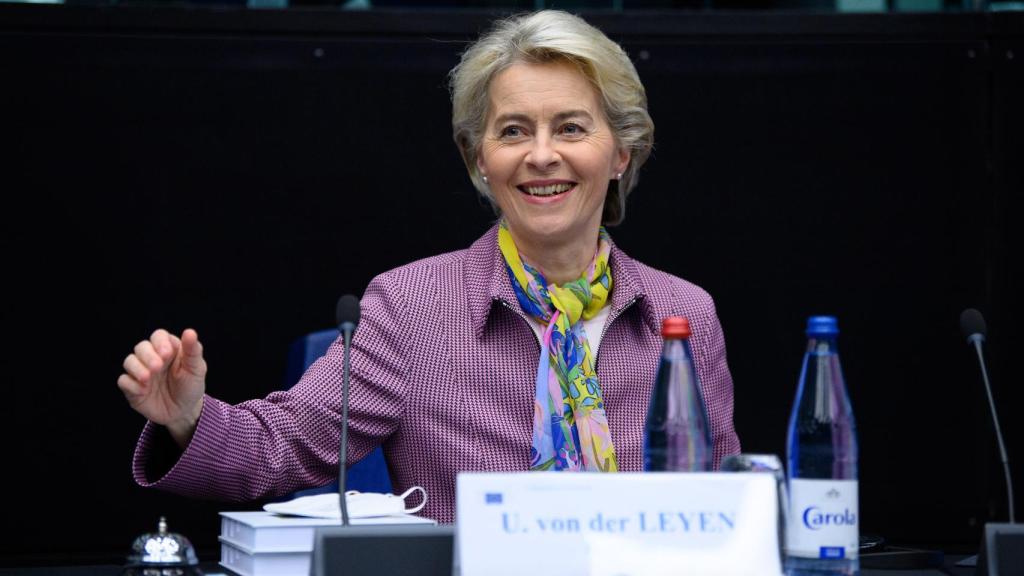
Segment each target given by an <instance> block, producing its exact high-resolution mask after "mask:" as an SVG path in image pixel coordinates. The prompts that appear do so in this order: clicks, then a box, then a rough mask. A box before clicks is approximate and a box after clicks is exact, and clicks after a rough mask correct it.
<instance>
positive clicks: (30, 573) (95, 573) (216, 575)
mask: <svg viewBox="0 0 1024 576" xmlns="http://www.w3.org/2000/svg"><path fill="white" fill-rule="evenodd" d="M963 558H964V557H963V556H947V557H946V562H945V566H944V567H943V568H942V569H941V570H938V569H922V570H861V571H860V574H861V576H973V575H974V568H961V567H957V566H956V565H955V564H956V562H958V561H960V560H962V559H963ZM200 567H201V568H202V569H203V573H204V574H205V575H206V576H235V573H234V572H231V571H230V570H228V569H226V568H224V567H222V566H219V565H217V564H216V563H215V562H204V563H203V564H201V565H200ZM121 570H122V567H121V566H115V565H109V564H108V565H98V566H44V567H31V568H0V576H15V575H18V576H43V575H44V574H47V575H52V576H120V575H121Z"/></svg>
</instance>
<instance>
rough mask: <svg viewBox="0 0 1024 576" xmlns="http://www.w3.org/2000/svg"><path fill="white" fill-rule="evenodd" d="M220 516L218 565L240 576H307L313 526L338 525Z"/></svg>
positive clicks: (405, 517) (396, 519)
mask: <svg viewBox="0 0 1024 576" xmlns="http://www.w3.org/2000/svg"><path fill="white" fill-rule="evenodd" d="M335 502H337V498H335ZM220 516H221V524H220V538H219V540H220V550H221V554H220V565H221V566H224V567H225V568H228V569H229V570H233V571H234V572H237V573H238V574H241V575H242V576H292V575H294V576H308V575H309V567H310V562H311V559H312V552H313V536H314V534H315V532H316V529H317V527H320V526H337V525H338V520H336V519H328V518H305V517H298V516H281V515H278V514H274V513H271V512H266V511H259V512H221V513H220ZM350 523H351V524H354V525H367V524H437V522H436V521H435V520H431V519H429V518H421V517H419V516H413V515H412V514H394V515H387V516H376V517H371V518H366V517H364V518H352V519H351V522H350Z"/></svg>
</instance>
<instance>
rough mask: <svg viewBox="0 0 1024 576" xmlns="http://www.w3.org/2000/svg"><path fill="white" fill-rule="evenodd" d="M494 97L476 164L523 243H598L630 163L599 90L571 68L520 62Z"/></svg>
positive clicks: (497, 82) (495, 83) (496, 86)
mask: <svg viewBox="0 0 1024 576" xmlns="http://www.w3.org/2000/svg"><path fill="white" fill-rule="evenodd" d="M489 95H490V105H489V111H488V116H487V125H486V128H485V132H484V138H483V141H482V143H481V146H480V154H479V156H478V160H477V166H478V168H479V169H480V173H481V174H482V175H484V176H486V177H487V181H488V183H489V186H490V189H491V193H492V195H493V197H494V200H495V202H496V203H497V204H498V207H499V208H500V209H501V212H502V214H503V215H504V217H505V220H506V222H507V223H508V228H509V231H510V232H511V233H512V237H513V239H514V240H515V241H516V245H517V246H518V247H519V248H520V250H521V251H522V250H523V249H524V248H525V247H526V246H527V245H531V246H536V247H550V246H558V245H569V244H573V243H578V242H581V241H585V242H596V241H597V230H598V228H599V227H600V225H601V215H602V213H603V210H604V200H605V196H606V195H607V193H608V183H609V181H610V180H612V179H614V178H615V177H616V174H617V173H619V172H622V171H623V170H625V169H626V165H627V164H628V163H629V151H628V150H626V149H624V148H620V147H619V146H618V144H617V143H616V141H615V135H614V134H613V133H612V130H611V127H610V126H609V125H608V121H607V120H606V119H605V116H604V112H603V110H602V108H601V103H600V98H599V96H598V94H597V91H596V90H595V89H594V87H593V86H592V85H591V83H590V82H589V81H588V80H587V78H586V77H584V76H583V74H582V73H581V72H580V71H579V70H578V69H577V68H576V67H575V66H573V65H572V64H570V63H567V62H551V63H543V64H528V63H519V64H514V65H512V66H511V67H509V68H507V69H505V70H504V71H502V72H501V73H499V74H498V75H496V76H495V77H494V79H493V80H492V82H491V86H490V91H489Z"/></svg>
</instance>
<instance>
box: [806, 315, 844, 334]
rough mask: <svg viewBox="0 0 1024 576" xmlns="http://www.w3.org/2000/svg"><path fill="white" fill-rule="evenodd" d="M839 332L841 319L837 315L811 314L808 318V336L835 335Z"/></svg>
mask: <svg viewBox="0 0 1024 576" xmlns="http://www.w3.org/2000/svg"><path fill="white" fill-rule="evenodd" d="M836 334H839V321H838V320H836V317H835V316H811V317H810V318H808V319H807V335H808V336H835V335H836Z"/></svg>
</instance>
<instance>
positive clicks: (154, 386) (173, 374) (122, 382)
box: [117, 328, 206, 448]
mask: <svg viewBox="0 0 1024 576" xmlns="http://www.w3.org/2000/svg"><path fill="white" fill-rule="evenodd" d="M117 386H118V388H120V389H121V391H122V392H123V393H124V396H125V398H126V399H127V400H128V404H130V405H131V407H132V408H133V409H135V411H136V412H138V413H139V414H142V415H143V416H145V417H146V418H148V419H149V420H150V421H151V422H154V423H156V424H162V425H164V426H166V427H167V430H168V431H169V432H170V433H171V436H172V437H173V438H174V440H175V442H177V443H178V445H179V446H181V447H182V448H184V447H185V446H187V445H188V442H189V440H191V439H192V434H193V432H195V429H196V424H197V423H198V421H199V415H200V413H201V412H202V410H203V395H204V393H205V392H206V360H204V359H203V345H202V344H200V343H199V335H198V334H196V331H195V330H192V329H191V328H190V329H188V330H185V331H184V332H183V333H182V334H181V338H178V337H177V336H175V335H174V334H171V333H169V332H167V331H166V330H163V329H159V330H156V331H155V332H153V334H152V335H151V336H150V337H149V340H143V341H141V342H139V343H138V344H136V345H135V350H134V351H133V352H132V353H131V354H129V355H128V356H127V357H126V358H125V359H124V374H121V376H120V377H119V378H118V379H117Z"/></svg>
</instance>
